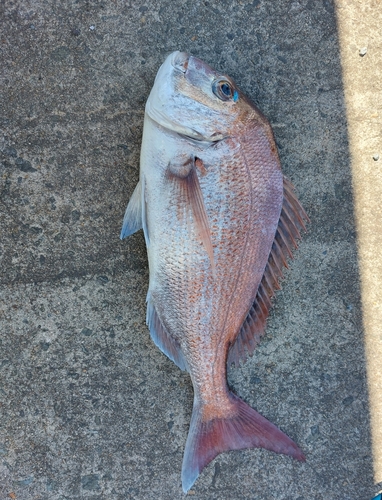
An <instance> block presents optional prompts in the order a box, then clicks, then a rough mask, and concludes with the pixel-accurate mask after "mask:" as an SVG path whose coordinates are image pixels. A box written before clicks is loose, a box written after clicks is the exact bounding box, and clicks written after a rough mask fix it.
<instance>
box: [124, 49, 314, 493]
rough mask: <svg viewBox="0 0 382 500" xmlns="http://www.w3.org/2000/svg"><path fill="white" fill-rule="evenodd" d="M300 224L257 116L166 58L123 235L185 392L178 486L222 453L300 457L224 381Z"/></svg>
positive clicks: (219, 79) (185, 58) (211, 77)
mask: <svg viewBox="0 0 382 500" xmlns="http://www.w3.org/2000/svg"><path fill="white" fill-rule="evenodd" d="M304 220H307V216H306V214H305V212H304V211H303V209H302V207H301V205H300V204H299V202H298V201H297V199H296V198H295V195H294V194H293V190H292V187H291V185H290V183H289V182H288V181H286V180H285V179H284V178H283V175H282V172H281V168H280V162H279V158H278V153H277V148H276V145H275V142H274V138H273V134H272V130H271V128H270V125H269V123H268V121H267V120H266V118H265V117H264V116H263V115H262V114H261V113H260V112H259V110H258V109H257V108H256V107H255V106H254V105H253V104H252V103H251V102H250V101H249V100H248V99H247V98H246V97H245V96H244V95H243V94H242V93H241V92H240V91H239V90H238V89H237V87H236V85H235V84H234V82H233V81H232V80H231V79H230V78H228V77H226V76H223V75H221V74H220V73H218V72H216V71H214V70H213V69H212V68H210V67H209V66H208V65H207V64H205V63H204V62H202V61H201V60H199V59H197V58H194V57H192V56H189V55H187V54H185V53H181V52H174V53H173V54H171V55H170V56H169V57H168V58H167V59H166V61H165V62H164V63H163V65H162V66H161V68H160V69H159V71H158V74H157V77H156V80H155V83H154V86H153V89H152V91H151V93H150V96H149V98H148V101H147V104H146V113H145V121H144V131H143V140H142V151H141V168H140V181H139V183H138V185H137V187H136V189H135V191H134V193H133V195H132V198H131V200H130V202H129V205H128V207H127V209H126V213H125V218H124V223H123V228H122V232H121V238H123V237H125V236H128V235H129V234H132V233H133V232H135V231H137V230H138V229H140V228H143V230H144V235H145V240H146V245H147V252H148V258H149V268H150V283H149V290H148V295H147V323H148V325H149V328H150V333H151V336H152V338H153V340H154V342H155V344H156V345H157V346H158V347H159V348H160V349H161V350H162V351H163V352H164V353H165V354H166V355H167V356H168V357H169V358H170V359H172V360H173V361H174V362H175V363H176V364H177V365H178V366H179V367H180V368H181V369H185V370H187V371H188V372H189V373H190V376H191V379H192V383H193V387H194V408H193V414H192V419H191V425H190V431H189V435H188V438H187V443H186V449H185V453H184V459H183V468H182V483H183V489H184V491H188V490H189V489H190V488H191V486H192V485H193V483H194V482H195V480H196V478H197V477H198V475H199V473H200V472H201V470H202V469H203V467H204V466H205V465H207V464H208V463H209V462H210V461H211V460H212V459H213V458H214V457H216V455H217V454H219V453H221V452H223V451H227V450H233V449H242V448H252V447H263V448H266V449H269V450H272V451H275V452H277V453H283V454H286V455H290V456H292V457H294V458H296V459H298V460H304V455H303V453H302V452H301V450H300V449H299V448H298V446H297V445H296V444H295V443H294V442H293V441H292V440H291V439H290V438H288V437H287V436H286V435H285V434H284V433H282V432H281V431H280V430H279V429H278V428H277V427H276V426H274V425H273V424H271V423H270V422H269V421H268V420H266V419H265V418H264V417H262V416H261V415H260V414H259V413H257V412H256V411H255V410H253V409H252V408H250V407H249V406H248V405H247V404H246V403H244V402H243V401H242V400H241V399H240V398H238V397H237V396H235V395H234V394H233V393H232V392H231V391H230V390H229V388H228V385H227V379H226V373H227V362H228V363H231V362H234V363H236V364H237V363H238V362H239V361H240V360H245V359H246V352H248V353H249V354H252V352H253V350H254V348H255V346H256V344H257V343H258V341H259V339H260V336H261V335H262V333H263V330H264V326H265V321H266V317H267V315H268V310H269V307H270V305H271V302H270V299H271V297H272V295H273V293H274V289H275V288H278V279H279V277H280V276H281V270H282V267H283V265H286V257H287V256H288V254H291V249H292V247H295V246H296V239H297V238H298V237H299V236H300V235H299V231H300V230H301V229H302V228H304Z"/></svg>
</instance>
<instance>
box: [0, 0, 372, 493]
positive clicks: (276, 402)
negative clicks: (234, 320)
mask: <svg viewBox="0 0 382 500" xmlns="http://www.w3.org/2000/svg"><path fill="white" fill-rule="evenodd" d="M1 9H2V11H1V14H0V16H1V17H0V18H1V34H0V35H1V43H0V50H1V78H2V84H1V90H2V92H3V95H2V97H1V100H0V106H1V110H0V122H1V127H2V134H3V135H2V136H1V138H0V140H1V142H0V149H1V164H0V165H1V166H0V168H1V174H0V175H1V176H0V182H1V184H0V193H1V194H0V207H1V208H0V217H1V222H0V224H1V243H0V248H1V255H0V257H1V268H0V269H1V271H0V274H1V276H0V279H1V304H0V325H1V326H0V332H1V333H0V342H1V344H0V346H1V347H0V367H1V368H0V370H1V372H0V373H1V379H0V412H1V420H0V459H1V462H0V498H1V499H6V498H17V499H23V500H32V499H49V500H63V499H77V498H89V499H94V500H95V499H111V500H114V499H120V500H125V499H129V498H132V499H154V498H155V499H157V498H161V499H176V498H183V497H184V494H183V493H182V490H181V482H180V470H181V460H182V453H183V450H184V445H185V440H186V436H187V430H188V425H189V420H190V415H191V407H192V388H191V385H190V380H189V377H188V375H187V374H185V373H182V372H181V371H180V370H179V369H178V368H177V367H176V366H175V365H174V364H172V362H171V361H169V360H168V359H167V358H166V357H165V356H164V355H163V354H162V353H161V352H159V351H158V349H157V348H156V347H155V346H154V345H153V344H152V342H151V340H150V338H149V334H148V330H147V327H146V326H145V294H146V290H147V284H148V268H147V260H146V252H145V247H144V241H143V237H142V234H140V233H139V234H136V235H134V236H132V237H131V238H129V239H128V240H127V241H124V242H120V241H119V239H118V235H119V230H120V226H121V221H122V217H123V213H124V209H125V206H126V203H127V201H128V199H129V196H130V195H131V193H132V191H133V188H134V186H135V184H136V182H137V180H138V169H139V148H140V137H141V132H142V121H143V110H144V103H145V100H146V98H147V96H148V93H149V90H150V87H151V85H152V83H153V80H154V77H155V74H156V71H157V69H158V67H159V66H160V64H161V62H162V61H163V60H164V58H165V56H166V55H167V54H168V53H169V52H171V51H173V50H176V49H180V50H186V51H189V52H191V53H192V54H194V55H197V56H198V57H201V58H202V59H204V60H206V61H207V62H208V63H210V64H211V65H213V66H215V67H218V68H221V69H222V70H224V71H225V72H226V73H228V74H229V75H231V76H232V77H234V78H235V80H236V81H237V83H238V84H239V86H240V87H241V88H242V89H243V90H244V91H245V92H246V93H247V94H248V95H249V96H250V97H252V99H253V100H254V101H255V102H256V103H257V104H258V105H259V107H260V108H261V109H262V110H263V111H264V113H265V114H266V115H267V116H268V117H269V119H270V121H271V123H272V125H273V127H274V131H275V135H276V139H277V143H278V146H279V148H280V155H281V159H282V164H283V168H284V172H285V173H286V175H287V176H288V177H289V178H290V179H291V180H292V181H293V182H294V184H295V186H296V188H297V192H298V194H299V197H300V199H301V201H302V203H303V205H304V206H305V208H306V210H307V212H308V214H309V216H310V218H311V221H312V223H311V225H310V227H309V232H308V234H307V235H305V236H304V239H303V241H302V243H301V245H300V249H299V250H298V252H297V253H296V258H295V259H294V260H293V262H292V264H291V268H290V270H289V271H288V272H287V273H286V279H285V281H284V282H283V289H282V291H281V292H279V293H278V294H277V299H276V302H275V307H274V309H273V311H272V314H271V317H270V320H269V323H268V329H267V335H266V337H265V338H264V341H263V342H262V344H261V345H260V347H259V348H258V350H257V352H256V353H255V356H254V357H253V358H252V359H250V360H249V361H248V362H247V363H246V364H245V365H243V366H242V367H240V368H239V369H233V370H232V371H231V372H230V383H231V385H232V387H233V388H234V390H235V391H236V392H237V393H238V394H239V395H240V396H241V397H243V399H245V400H246V401H247V402H248V403H249V404H251V405H252V406H253V407H255V408H257V409H258V410H259V411H260V412H261V413H262V414H263V415H265V416H266V417H267V418H269V419H270V420H271V421H272V422H274V423H276V424H277V425H278V426H280V427H281V429H282V430H284V431H285V432H286V433H287V434H288V435H290V436H291V437H292V438H293V439H295V440H296V442H297V443H298V444H299V445H300V446H301V447H302V449H303V450H304V452H305V453H306V455H307V462H306V463H305V464H301V463H298V462H294V461H292V460H291V459H289V458H288V457H284V456H278V455H275V454H273V453H270V452H267V451H264V450H245V451H240V452H231V453H226V454H223V455H220V456H218V457H217V458H216V459H215V460H214V461H213V462H212V463H211V464H210V465H209V466H208V467H207V468H206V469H205V470H204V472H203V473H202V475H201V477H200V478H199V480H198V481H197V483H196V484H195V486H194V487H193V489H192V490H191V491H190V493H189V495H192V496H193V498H195V499H206V498H208V499H216V500H217V499H219V500H220V499H236V498H243V499H257V500H260V499H262V500H268V499H273V498H274V499H278V500H282V499H284V500H287V499H288V500H289V499H293V500H303V499H304V500H305V499H307V498H312V499H317V500H318V499H325V500H327V499H330V500H337V499H338V500H344V499H346V500H359V499H369V498H371V497H372V496H373V494H374V493H375V491H376V490H375V487H374V486H373V477H372V455H371V444H370V435H369V434H370V432H369V415H368V397H367V386H366V375H365V358H364V350H363V342H362V316H361V309H360V289H359V278H358V264H357V253H356V235H355V229H354V220H353V200H352V189H351V172H350V165H349V153H348V142H347V123H346V116H345V109H344V98H343V86H342V78H341V64H340V59H339V47H338V37H337V28H336V19H335V9H334V5H333V3H332V2H331V1H330V0H317V1H312V0H299V1H297V0H295V1H283V0H277V1H272V2H271V1H265V0H254V1H250V2H248V1H247V0H243V1H240V2H236V1H219V2H217V1H203V2H202V1H199V0H181V1H179V2H171V1H170V0H158V1H157V2H146V1H145V0H138V1H136V2H133V1H131V0H130V1H118V0H116V1H113V2H102V1H100V2H98V1H86V2H85V1H84V2H81V1H74V0H73V1H72V2H71V1H69V0H66V1H63V2H54V1H53V0H34V1H31V0H30V1H5V2H3V3H2V4H1Z"/></svg>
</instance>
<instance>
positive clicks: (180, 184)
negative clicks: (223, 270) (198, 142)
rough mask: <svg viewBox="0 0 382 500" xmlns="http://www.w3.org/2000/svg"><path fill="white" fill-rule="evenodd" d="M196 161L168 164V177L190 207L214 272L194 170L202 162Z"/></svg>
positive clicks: (204, 213) (201, 193)
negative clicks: (178, 164)
mask: <svg viewBox="0 0 382 500" xmlns="http://www.w3.org/2000/svg"><path fill="white" fill-rule="evenodd" d="M196 161H197V162H198V164H197V165H196V164H195V158H192V159H189V160H188V161H186V162H185V163H183V164H182V165H180V166H179V167H178V166H177V165H174V164H170V165H169V173H168V178H169V180H171V181H172V182H174V183H175V185H176V189H178V190H180V194H181V199H182V200H184V203H186V205H188V206H189V207H190V208H191V211H192V215H193V220H194V223H195V226H196V230H197V233H198V235H199V238H200V240H201V241H202V243H203V245H204V248H205V249H206V252H207V254H208V256H209V259H210V262H211V267H212V270H213V272H214V271H215V261H214V249H213V246H212V239H211V230H210V226H209V222H208V216H207V212H206V207H205V204H204V199H203V192H202V189H201V187H200V183H199V179H198V174H197V170H196V167H198V169H199V170H200V165H201V163H202V162H201V160H199V159H196Z"/></svg>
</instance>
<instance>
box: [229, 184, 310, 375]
mask: <svg viewBox="0 0 382 500" xmlns="http://www.w3.org/2000/svg"><path fill="white" fill-rule="evenodd" d="M305 222H309V217H308V216H307V214H306V213H305V210H304V209H303V208H302V206H301V204H300V202H299V201H298V199H297V197H296V195H295V193H294V188H293V185H292V184H291V182H290V181H288V180H287V179H286V178H285V177H284V198H283V206H282V209H281V215H280V219H279V223H278V226H277V230H276V234H275V238H274V240H273V244H272V248H271V251H270V254H269V258H268V262H267V265H266V267H265V271H264V275H263V278H262V280H261V282H260V285H259V288H258V290H257V294H256V298H255V300H254V302H253V305H252V307H251V309H250V310H249V313H248V315H247V318H246V319H245V321H244V323H243V325H242V327H241V329H240V332H239V335H238V336H237V338H236V340H235V343H234V344H233V345H232V346H231V348H230V350H229V353H228V361H227V363H228V366H231V364H232V363H233V364H235V365H236V366H238V365H239V363H240V361H242V362H245V361H246V360H247V357H248V355H249V356H252V354H253V351H254V350H255V348H256V346H257V344H258V343H259V342H260V338H261V337H262V336H263V335H264V329H265V324H266V321H267V317H268V313H269V309H270V308H271V306H272V302H271V299H272V297H273V295H274V293H275V290H279V289H280V284H279V280H280V278H282V276H283V274H282V270H283V267H288V264H287V260H288V258H290V257H292V251H293V250H294V249H296V248H297V240H298V239H300V238H301V234H300V231H301V230H306V228H305Z"/></svg>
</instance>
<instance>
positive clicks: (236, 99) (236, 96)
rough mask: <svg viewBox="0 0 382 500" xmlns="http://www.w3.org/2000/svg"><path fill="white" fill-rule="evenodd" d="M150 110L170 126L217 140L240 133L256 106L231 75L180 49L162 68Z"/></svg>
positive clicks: (185, 133)
mask: <svg viewBox="0 0 382 500" xmlns="http://www.w3.org/2000/svg"><path fill="white" fill-rule="evenodd" d="M146 113H147V114H148V115H149V117H150V118H151V119H152V120H154V121H155V122H156V123H158V124H159V125H161V126H162V127H164V128H165V129H167V130H170V131H172V132H175V133H178V134H180V135H182V136H185V137H187V138H189V139H193V140H197V141H202V142H208V143H215V142H217V141H220V140H222V139H224V138H226V137H230V136H233V135H236V134H237V133H239V131H240V129H241V126H242V125H243V124H245V123H246V121H247V119H248V116H250V115H253V114H254V106H253V105H252V104H251V103H250V101H249V100H248V99H247V98H246V97H245V96H244V95H243V94H242V93H241V92H240V90H239V89H238V88H237V86H236V84H235V82H234V81H233V80H232V79H231V78H229V77H228V76H225V75H222V74H221V73H219V72H217V71H215V70H214V69H212V68H211V67H210V66H209V65H208V64H206V63H205V62H203V61H201V60H200V59H198V58H196V57H193V56H191V55H189V54H187V53H185V52H178V51H177V52H173V53H172V54H170V55H169V56H168V57H167V59H166V60H165V62H164V63H163V64H162V66H161V67H160V68H159V71H158V73H157V76H156V78H155V82H154V86H153V88H152V90H151V93H150V95H149V98H148V100H147V103H146Z"/></svg>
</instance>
